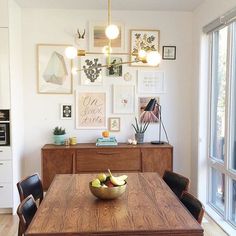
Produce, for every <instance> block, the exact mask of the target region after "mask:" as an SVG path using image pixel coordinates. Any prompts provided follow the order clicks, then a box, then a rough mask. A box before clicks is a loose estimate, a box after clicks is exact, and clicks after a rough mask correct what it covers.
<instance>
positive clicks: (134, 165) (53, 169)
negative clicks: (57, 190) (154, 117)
mask: <svg viewBox="0 0 236 236" xmlns="http://www.w3.org/2000/svg"><path fill="white" fill-rule="evenodd" d="M41 163H42V180H43V188H44V190H47V189H48V187H49V185H50V184H51V182H52V180H53V178H54V176H55V175H56V174H76V173H94V172H106V171H107V169H108V168H109V169H111V171H113V172H158V173H159V175H160V176H162V175H163V173H164V171H165V170H172V169H173V147H172V146H171V145H169V144H164V145H152V144H149V143H145V144H141V145H136V146H133V145H128V144H122V143H121V144H119V145H118V146H115V147H114V146H113V147H97V146H95V144H94V143H83V144H82V143H81V144H77V145H73V146H57V145H53V144H46V145H44V147H43V148H42V160H41Z"/></svg>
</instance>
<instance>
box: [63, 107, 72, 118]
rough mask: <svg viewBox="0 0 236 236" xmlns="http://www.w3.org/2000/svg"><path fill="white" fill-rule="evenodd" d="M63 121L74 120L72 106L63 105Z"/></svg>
mask: <svg viewBox="0 0 236 236" xmlns="http://www.w3.org/2000/svg"><path fill="white" fill-rule="evenodd" d="M61 119H63V120H71V119H72V105H71V104H61Z"/></svg>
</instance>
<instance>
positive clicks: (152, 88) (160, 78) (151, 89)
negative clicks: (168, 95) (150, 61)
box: [138, 70, 165, 94]
mask: <svg viewBox="0 0 236 236" xmlns="http://www.w3.org/2000/svg"><path fill="white" fill-rule="evenodd" d="M164 85H165V84H164V72H163V71H145V70H139V71H138V92H139V93H147V94H150V93H154V94H155V93H164V92H165V87H164Z"/></svg>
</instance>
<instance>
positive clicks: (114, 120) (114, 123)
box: [108, 117, 120, 132]
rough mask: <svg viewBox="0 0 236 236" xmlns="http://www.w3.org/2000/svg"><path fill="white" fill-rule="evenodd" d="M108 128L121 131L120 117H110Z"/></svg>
mask: <svg viewBox="0 0 236 236" xmlns="http://www.w3.org/2000/svg"><path fill="white" fill-rule="evenodd" d="M108 129H109V131H111V132H119V131H120V117H109V118H108Z"/></svg>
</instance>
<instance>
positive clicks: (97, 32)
mask: <svg viewBox="0 0 236 236" xmlns="http://www.w3.org/2000/svg"><path fill="white" fill-rule="evenodd" d="M114 24H115V25H117V26H118V28H119V32H120V33H119V36H118V37H117V38H116V39H113V40H111V47H112V52H122V51H124V25H123V24H121V23H114ZM106 27H107V23H105V22H90V23H89V50H90V51H91V52H101V50H102V48H103V47H104V46H107V45H108V39H107V36H106V34H105V29H106Z"/></svg>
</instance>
